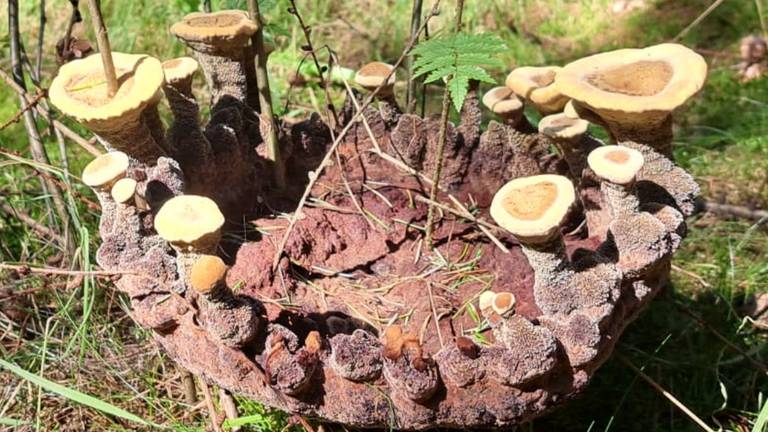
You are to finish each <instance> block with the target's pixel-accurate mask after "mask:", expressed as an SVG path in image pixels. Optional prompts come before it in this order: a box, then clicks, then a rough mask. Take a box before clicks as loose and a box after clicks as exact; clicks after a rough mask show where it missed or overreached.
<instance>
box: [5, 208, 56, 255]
mask: <svg viewBox="0 0 768 432" xmlns="http://www.w3.org/2000/svg"><path fill="white" fill-rule="evenodd" d="M0 211H2V212H3V213H6V214H7V215H9V216H11V217H15V218H16V219H18V220H19V221H21V222H23V223H25V224H26V225H27V226H29V227H30V228H31V229H32V230H33V231H35V232H37V233H38V234H40V235H42V236H43V237H48V238H50V239H51V240H53V241H55V242H56V243H58V244H64V239H63V238H62V237H61V236H60V235H59V234H58V233H57V232H55V231H54V230H52V229H50V228H48V227H47V226H45V225H43V224H41V223H40V222H38V221H36V220H35V218H33V217H32V216H30V215H28V214H26V213H24V212H23V211H21V210H19V209H17V208H14V207H13V206H12V205H10V204H8V203H7V202H5V200H3V199H2V198H0Z"/></svg>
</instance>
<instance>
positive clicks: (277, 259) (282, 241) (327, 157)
mask: <svg viewBox="0 0 768 432" xmlns="http://www.w3.org/2000/svg"><path fill="white" fill-rule="evenodd" d="M439 5H440V0H435V3H434V4H433V6H432V13H431V15H430V17H432V16H435V15H436V14H437V10H438V9H437V7H438V6H439ZM428 22H429V18H428V19H427V20H425V21H424V24H425V25H426V24H427V23H428ZM423 28H424V26H422V29H423ZM415 44H416V41H415V40H414V39H413V38H411V40H410V41H408V45H406V47H405V49H404V50H403V53H402V54H401V55H400V58H398V59H397V61H396V62H395V64H394V67H393V68H392V70H391V71H390V72H389V75H387V77H386V79H384V80H383V82H382V84H381V85H379V86H378V87H376V89H374V90H373V91H372V92H371V93H370V94H369V95H368V97H366V98H365V101H364V102H363V105H362V106H361V107H360V109H359V110H358V111H357V112H356V113H355V115H354V116H352V118H351V119H350V120H349V123H347V124H346V126H344V128H343V129H342V130H341V132H339V135H338V136H336V139H335V140H333V143H332V144H331V146H330V148H329V149H328V151H326V152H325V156H323V159H322V160H321V161H320V164H319V165H318V167H317V169H316V170H315V172H314V175H312V177H311V178H310V179H309V183H307V187H306V188H305V189H304V193H303V194H302V196H301V199H300V200H299V203H298V205H297V206H296V210H295V211H294V213H293V215H291V218H290V221H289V222H288V227H287V228H286V229H285V234H283V238H282V239H280V244H279V245H278V247H277V250H276V251H275V256H274V259H273V260H272V270H273V271H274V270H275V269H277V265H278V264H279V263H280V257H281V256H282V254H283V249H285V245H286V244H287V243H288V237H290V235H291V231H292V230H293V227H294V225H296V221H297V220H298V219H299V216H301V209H302V208H303V207H304V204H306V202H307V198H309V194H310V193H311V192H312V188H313V187H314V185H315V182H316V181H317V179H319V178H320V174H322V172H323V170H324V169H325V167H326V166H328V165H330V160H331V157H332V156H333V153H334V152H335V151H336V148H337V147H338V146H339V144H340V143H341V140H343V139H344V137H345V136H346V135H347V133H348V132H349V130H350V129H352V126H354V124H355V122H356V121H357V120H358V119H359V118H360V117H362V115H363V112H364V110H365V108H367V107H368V106H369V105H370V104H371V103H372V102H373V100H374V98H375V97H376V95H378V94H379V92H380V91H381V89H382V88H383V87H384V85H385V84H386V82H387V81H388V80H389V78H390V76H391V75H392V74H394V73H395V70H397V68H398V67H399V66H400V64H402V63H403V59H405V56H406V55H408V52H410V50H411V49H412V48H413V46H414V45H415Z"/></svg>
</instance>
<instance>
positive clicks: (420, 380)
mask: <svg viewBox="0 0 768 432" xmlns="http://www.w3.org/2000/svg"><path fill="white" fill-rule="evenodd" d="M383 339H384V341H383V345H384V346H383V350H382V354H383V356H384V377H385V378H386V379H387V382H388V383H389V385H390V386H392V388H394V389H395V390H397V391H399V392H400V393H402V394H403V395H404V396H406V397H407V398H408V399H411V400H413V401H415V402H425V401H427V400H429V399H430V398H431V397H432V396H433V395H434V394H435V392H436V391H437V388H438V385H439V382H440V379H439V376H438V373H437V367H436V366H435V363H434V361H433V360H432V359H431V358H427V357H424V353H423V350H422V348H421V344H420V343H419V338H418V336H416V335H415V334H414V333H403V331H402V328H400V326H398V325H393V326H391V327H389V328H388V329H387V330H386V331H385V332H384V338H383Z"/></svg>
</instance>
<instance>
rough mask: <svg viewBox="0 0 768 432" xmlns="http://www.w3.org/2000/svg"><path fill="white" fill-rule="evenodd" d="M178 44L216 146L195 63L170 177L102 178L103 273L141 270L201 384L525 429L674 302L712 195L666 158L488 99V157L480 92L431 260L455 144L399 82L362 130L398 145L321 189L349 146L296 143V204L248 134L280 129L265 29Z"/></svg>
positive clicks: (384, 146) (141, 169)
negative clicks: (274, 117) (689, 235)
mask: <svg viewBox="0 0 768 432" xmlns="http://www.w3.org/2000/svg"><path fill="white" fill-rule="evenodd" d="M173 31H174V33H175V34H177V35H178V36H179V37H181V38H182V39H184V40H185V41H186V42H187V43H188V44H189V45H190V46H191V47H192V48H193V49H194V50H195V52H196V54H197V56H198V59H199V60H200V65H201V66H202V68H203V70H204V72H205V75H206V77H207V80H208V84H209V86H211V87H212V89H211V90H212V94H214V103H215V104H216V105H217V106H216V107H214V108H213V109H212V110H211V119H210V121H208V122H207V125H206V126H205V127H202V126H201V125H200V119H199V117H200V114H199V113H200V109H199V107H198V106H197V103H196V102H195V99H194V97H193V95H192V91H191V88H190V81H191V78H192V76H193V75H194V73H195V70H196V69H197V64H196V62H195V61H194V60H191V59H189V58H182V59H176V60H170V61H168V62H166V63H165V64H164V65H163V66H162V68H161V67H160V66H159V62H157V61H154V62H156V63H157V64H156V65H155V66H157V67H156V69H157V70H159V71H160V73H161V75H162V73H163V71H164V73H165V85H163V80H162V77H161V78H160V79H159V81H158V83H157V86H156V87H155V89H154V92H155V93H154V94H153V97H155V96H154V95H158V94H162V93H164V94H165V95H166V97H167V99H168V100H169V103H170V105H171V111H172V114H173V116H174V119H173V125H172V127H171V132H170V133H169V135H168V136H169V139H168V142H169V147H168V153H167V154H168V155H169V156H171V157H170V158H169V157H165V156H161V157H157V156H159V154H160V152H158V153H156V154H153V155H152V157H149V156H148V153H147V152H146V151H145V149H144V147H141V146H139V147H135V146H134V147H131V146H128V147H123V148H125V152H126V153H127V154H126V153H123V152H117V151H113V152H109V153H107V154H105V155H103V156H100V157H99V158H97V159H95V160H94V161H93V162H91V164H89V165H88V167H87V168H86V170H85V172H84V173H83V180H84V181H85V183H86V184H88V185H89V186H91V187H92V188H93V189H94V190H95V191H96V194H97V196H98V197H99V201H100V203H101V206H102V219H101V224H100V227H99V231H100V233H101V236H102V239H103V242H102V245H101V247H100V248H99V251H98V253H97V257H96V258H97V261H98V262H99V264H100V265H101V266H102V267H103V268H104V269H106V270H109V271H120V272H122V273H123V277H121V278H120V279H119V280H118V281H117V282H116V285H117V287H118V288H119V289H120V290H121V291H122V292H124V293H126V295H127V296H128V297H129V299H130V304H131V309H132V317H133V318H134V319H135V320H136V321H137V322H138V323H139V324H141V325H142V326H144V327H146V328H149V329H151V330H152V331H153V332H154V334H155V340H156V341H157V342H158V343H159V344H160V345H161V346H162V347H163V348H164V349H165V351H166V352H167V353H168V356H169V357H170V358H172V359H174V360H176V361H177V362H179V363H180V364H181V366H182V367H184V368H186V369H188V370H190V371H191V372H193V373H195V374H200V375H203V376H205V377H206V379H209V380H211V381H212V382H215V383H216V384H217V385H219V386H221V387H223V388H226V389H228V390H230V391H232V392H233V393H237V394H240V395H242V396H246V397H250V398H253V399H255V400H258V401H260V402H263V403H265V404H268V405H270V406H273V407H277V408H280V409H283V410H286V411H289V412H292V413H296V414H299V415H303V416H310V417H316V418H323V419H327V420H329V421H333V422H338V423H343V424H345V425H350V426H353V427H367V428H383V427H392V428H399V429H428V428H435V427H448V428H462V429H464V428H474V427H485V428H488V427H504V426H511V425H515V424H519V423H520V422H524V421H527V420H530V419H532V418H534V417H536V416H538V415H541V414H542V413H545V412H547V411H549V409H550V408H551V407H553V406H555V405H557V404H559V403H561V402H562V401H564V400H568V399H570V398H571V397H572V396H573V395H575V394H577V393H579V392H580V391H582V390H583V389H584V388H585V387H586V385H587V383H588V382H589V378H590V377H591V376H592V375H593V374H594V373H595V371H596V370H597V368H598V367H599V366H600V365H601V364H602V363H603V362H604V361H605V360H606V358H607V357H608V356H609V355H610V353H611V350H612V348H613V344H614V343H615V341H616V340H617V338H618V336H619V335H620V333H621V332H622V330H623V329H624V326H625V325H626V324H627V323H628V322H629V321H631V319H632V318H634V317H635V316H636V315H637V313H638V312H639V310H640V308H641V307H642V306H643V305H645V304H647V302H648V301H649V300H650V299H651V298H653V296H654V295H655V294H656V293H657V292H658V291H659V290H660V289H661V287H662V286H663V284H664V283H665V281H666V278H667V276H668V273H669V265H670V257H671V253H672V252H674V251H675V250H676V249H677V247H678V246H679V244H680V240H682V237H683V236H684V235H685V222H684V219H683V215H684V214H685V215H687V214H689V213H690V211H691V205H692V202H693V200H694V199H695V196H696V192H697V190H698V189H697V187H696V185H695V183H694V182H693V180H692V178H691V177H690V176H689V175H688V174H687V173H685V171H683V170H682V169H681V168H679V167H678V166H676V165H675V164H674V163H673V162H671V161H670V160H669V159H667V158H666V157H664V156H662V155H660V154H659V153H656V152H654V151H653V150H652V149H650V148H649V147H647V146H645V145H643V144H639V143H635V142H628V141H627V142H622V143H621V144H622V146H621V147H618V146H604V145H603V144H602V143H601V142H600V141H599V140H596V139H595V138H593V137H591V136H590V135H589V133H588V132H587V130H586V129H587V127H586V126H587V124H586V121H585V120H581V119H578V118H576V119H574V118H571V117H572V115H571V117H568V116H566V115H564V114H554V115H549V116H547V117H545V118H544V119H543V120H542V121H541V123H540V124H539V126H538V128H536V127H534V126H532V125H531V124H530V123H529V122H528V120H527V119H526V118H525V116H524V115H522V108H523V104H522V102H521V101H520V100H519V99H517V96H515V95H514V94H513V93H512V91H511V90H510V89H505V88H496V89H492V90H491V91H489V92H488V93H487V94H486V95H485V97H484V98H483V102H484V103H485V105H486V106H488V107H489V109H491V110H492V111H494V112H495V113H498V114H499V115H500V116H501V117H502V118H503V119H504V121H505V124H501V123H498V122H491V123H490V124H489V127H488V129H487V130H486V131H485V132H483V133H482V135H481V136H480V131H481V128H480V126H481V119H480V110H479V100H478V99H477V96H476V94H473V95H472V96H471V99H472V100H471V103H469V105H471V109H470V110H465V112H463V113H462V115H461V119H462V122H463V124H461V125H459V126H456V125H453V124H452V123H449V124H448V126H447V127H446V128H445V137H446V146H445V152H446V153H445V154H446V155H447V157H446V161H445V165H444V167H443V169H444V172H445V173H446V176H445V179H448V181H446V182H445V188H446V189H449V190H450V191H451V193H452V195H451V196H448V195H446V194H444V193H442V192H441V193H439V194H438V196H437V200H438V201H439V202H438V203H437V204H438V205H439V209H441V210H444V212H443V213H442V214H438V215H437V217H436V220H435V225H434V232H433V240H434V248H425V244H424V228H423V225H424V223H425V220H426V218H427V213H428V212H429V202H430V200H429V198H428V197H429V196H430V192H431V188H430V187H429V185H427V184H426V183H425V182H424V181H423V178H421V177H419V176H418V175H414V173H413V171H411V168H412V169H416V170H421V171H424V170H429V169H430V168H431V167H433V166H434V164H435V161H436V159H437V153H438V152H439V149H438V146H437V145H436V144H437V143H436V136H437V131H438V130H439V127H437V122H436V121H435V120H431V119H429V118H427V119H423V118H421V117H418V116H415V115H412V114H400V113H399V111H397V109H396V106H395V105H394V98H393V92H392V86H393V83H394V81H393V78H389V79H387V76H389V75H390V73H391V72H392V71H393V70H392V67H391V66H388V65H385V64H373V65H368V66H366V67H364V68H362V69H361V70H360V71H359V72H358V75H357V82H358V84H359V85H361V86H363V87H365V88H366V89H368V90H373V89H375V88H377V87H379V86H383V87H382V88H381V93H380V95H381V96H382V98H381V100H380V104H379V105H380V110H375V109H369V110H366V111H365V112H364V115H365V116H366V119H367V120H368V121H369V124H370V125H372V127H371V129H372V133H373V134H375V135H374V137H373V138H374V139H375V142H378V143H380V147H375V145H374V139H372V138H371V137H368V135H367V132H366V133H363V134H361V133H359V132H360V129H361V128H357V126H359V125H352V127H355V128H357V129H358V130H356V131H354V132H352V133H350V134H348V135H346V136H343V137H340V138H339V139H341V140H342V141H341V142H340V144H339V145H338V146H337V147H335V148H336V151H337V153H336V155H335V156H336V157H335V158H334V160H335V162H334V163H331V164H328V165H326V166H323V167H322V172H321V171H319V170H320V168H321V167H319V164H320V162H321V160H322V158H323V155H324V154H325V152H326V151H328V148H329V146H330V144H331V136H332V134H331V133H330V130H329V128H328V127H327V126H326V125H325V124H323V123H322V122H321V121H320V120H319V117H317V116H312V117H311V118H310V119H308V120H306V121H304V122H301V123H298V124H295V125H291V126H287V125H281V126H280V127H281V128H282V129H281V131H280V134H279V137H280V138H281V142H280V144H281V145H282V146H285V148H286V150H288V151H286V155H288V156H287V158H288V159H287V160H286V163H287V164H288V165H289V166H290V167H291V169H290V170H288V172H289V173H290V175H289V176H288V179H287V183H288V184H287V187H286V189H284V190H277V189H276V188H273V187H271V184H270V183H269V180H268V179H269V178H270V177H271V176H269V175H267V174H269V170H268V169H267V168H265V167H268V165H267V164H265V163H264V161H263V160H262V159H260V156H259V155H260V154H261V152H262V150H263V147H261V143H262V142H263V140H262V139H261V137H260V136H259V128H258V127H256V128H250V129H249V127H248V125H251V124H254V123H258V119H256V118H255V117H253V113H254V112H253V110H252V108H253V106H251V105H249V104H248V103H247V101H246V99H247V95H248V93H249V91H250V90H251V88H250V87H249V85H250V84H249V81H248V79H247V76H249V71H248V70H247V68H248V60H249V59H248V58H247V57H248V56H250V55H251V54H252V53H251V54H249V52H250V51H248V50H249V49H250V46H249V44H248V37H249V35H250V34H251V33H252V32H253V31H254V26H253V24H252V23H251V22H250V21H249V20H247V17H246V16H245V15H244V14H243V13H241V12H237V11H226V12H221V13H215V14H193V15H190V16H188V17H186V18H185V20H184V21H183V22H182V23H180V24H177V25H175V26H174V30H173ZM516 72H517V74H518V75H523V76H524V78H525V79H522V80H520V81H521V82H523V81H526V80H527V81H529V83H528V85H527V87H526V88H519V89H518V91H519V92H520V93H519V94H520V95H521V97H523V98H524V99H526V100H527V101H529V102H531V103H532V104H534V105H535V106H536V107H537V109H539V110H541V111H543V112H551V111H559V110H560V109H562V108H563V104H564V103H565V98H564V97H563V96H562V95H560V94H559V92H558V91H557V89H556V88H554V86H553V84H552V81H553V80H554V79H555V78H554V75H555V74H556V72H557V70H556V69H555V70H546V69H544V70H534V71H528V72H531V73H528V72H526V70H525V69H524V70H522V71H521V70H516ZM523 72H525V73H523ZM513 73H514V72H513ZM89 76H90V75H89ZM391 77H394V75H391ZM513 78H514V77H513ZM94 79H95V78H94ZM530 83H533V84H530ZM97 84H98V83H97ZM98 85H99V86H100V84H98ZM124 85H125V84H124ZM136 85H138V84H136ZM515 85H517V84H515ZM101 87H103V86H101ZM161 87H162V90H163V92H162V93H158V89H160V88H161ZM65 88H68V89H70V90H71V88H70V87H65ZM102 90H103V89H102ZM128 90H129V89H128V88H122V89H121V91H122V92H123V93H125V92H127V91H128ZM475 90H476V89H473V90H472V92H473V93H475ZM120 94H121V93H118V95H120ZM99 95H101V93H99ZM99 97H101V96H99ZM148 98H149V99H151V101H153V102H154V101H155V100H156V99H152V97H149V96H148ZM468 99H470V97H469V96H468ZM244 102H245V103H244ZM578 102H579V105H578V106H575V107H574V109H575V110H578V109H583V110H585V111H586V110H587V108H586V105H581V101H578ZM147 106H148V107H149V106H150V105H147ZM346 106H347V107H350V106H354V104H352V103H348V104H346ZM469 111H471V112H469ZM352 112H354V111H352ZM590 112H591V111H590ZM571 114H573V113H571ZM351 115H353V114H350V113H349V112H348V113H346V114H345V116H344V118H347V119H349V118H351ZM145 117H146V116H145ZM376 117H378V118H376ZM139 118H140V119H141V118H142V117H141V115H139ZM595 118H597V116H596V115H595ZM250 120H254V121H253V122H251V121H250ZM361 123H362V122H361ZM142 125H144V127H145V129H149V128H154V129H152V130H151V131H150V132H151V133H149V134H148V135H153V133H154V134H155V135H157V132H158V130H157V128H158V126H157V125H155V126H150V125H151V123H150V122H147V123H142ZM350 130H351V128H350ZM339 136H340V135H336V137H339ZM105 138H106V137H105ZM553 143H554V144H555V146H556V147H558V148H559V150H560V155H558V154H555V153H554V152H552V153H550V150H549V149H550V147H551V146H550V144H553ZM375 148H376V149H381V151H385V152H387V154H386V155H384V156H381V153H378V150H376V151H373V150H374V149H375ZM589 152H591V153H590V157H589V158H587V157H586V154H587V153H589ZM380 156H381V157H380ZM563 159H565V160H566V161H567V163H568V167H566V166H565V165H564V164H563V163H562V162H563ZM393 161H394V162H393ZM400 161H403V162H404V163H406V164H407V165H408V166H409V167H410V168H407V169H406V168H404V167H403V165H402V163H401V162H400ZM547 161H549V162H547ZM587 161H588V162H589V164H588V165H589V167H587V166H586V165H587ZM568 168H570V169H568ZM590 168H591V169H590ZM552 172H557V173H561V174H563V175H556V174H550V173H552ZM315 176H320V177H319V178H317V182H316V184H315V186H314V187H313V189H312V190H310V191H309V196H308V199H307V200H306V205H305V206H304V207H302V208H300V209H297V208H296V207H295V206H296V199H297V198H296V197H297V196H298V195H301V192H302V191H303V189H304V187H305V185H306V181H307V179H308V178H316V177H315ZM463 202H469V203H470V204H472V207H474V209H476V211H472V212H470V211H469V210H468V209H466V208H465V207H464V205H463V204H462V203H463ZM678 209H679V210H680V211H678ZM282 212H285V213H287V214H289V215H290V217H291V218H292V220H291V222H287V221H286V220H285V218H282V217H275V216H276V215H277V214H279V213H282ZM489 215H490V218H489ZM491 218H492V219H493V220H494V221H495V222H496V224H493V223H491V221H490V219H491ZM585 218H586V222H587V223H586V224H584V223H583V222H584V219H585ZM577 226H578V227H582V228H581V229H580V230H578V229H577V230H574V229H573V228H576V227H577ZM584 226H587V227H588V228H587V229H588V231H584V229H583V227H584ZM638 227H639V228H638ZM570 231H573V232H574V233H576V234H564V233H563V232H570ZM474 311H478V312H479V313H474Z"/></svg>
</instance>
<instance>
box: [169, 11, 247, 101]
mask: <svg viewBox="0 0 768 432" xmlns="http://www.w3.org/2000/svg"><path fill="white" fill-rule="evenodd" d="M256 30H258V27H257V26H256V24H255V23H254V22H253V20H251V19H250V18H249V17H248V14H247V13H245V12H244V11H240V10H222V11H217V12H213V13H201V12H194V13H191V14H188V15H186V16H185V17H184V18H183V19H182V20H181V21H179V22H177V23H175V24H173V25H172V26H171V33H173V34H174V35H175V36H176V37H178V38H179V39H181V40H182V41H184V43H186V44H187V45H188V46H189V47H190V48H191V49H192V50H193V51H194V52H195V55H196V57H197V60H198V61H199V62H200V65H201V66H202V67H203V72H204V73H205V80H206V82H207V83H208V89H209V90H210V92H211V98H212V102H211V106H216V105H217V104H218V102H219V101H221V100H222V99H224V98H225V97H232V98H234V99H236V100H237V101H239V102H240V103H243V104H245V103H246V98H247V95H248V86H247V82H246V72H247V71H246V70H245V69H246V67H245V65H246V61H245V58H244V50H243V48H244V47H245V46H247V45H248V43H249V41H250V38H251V35H253V34H254V33H255V32H256Z"/></svg>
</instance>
